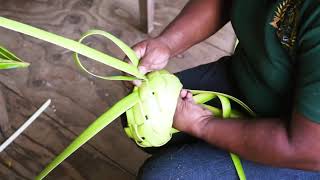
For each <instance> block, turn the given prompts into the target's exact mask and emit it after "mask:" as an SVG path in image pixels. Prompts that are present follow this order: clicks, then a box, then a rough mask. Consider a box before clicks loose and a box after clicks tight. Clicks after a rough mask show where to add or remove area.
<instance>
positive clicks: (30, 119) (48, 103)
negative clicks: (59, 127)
mask: <svg viewBox="0 0 320 180" xmlns="http://www.w3.org/2000/svg"><path fill="white" fill-rule="evenodd" d="M50 103H51V99H48V100H47V101H46V102H45V103H44V104H43V105H42V106H41V107H40V108H39V109H38V110H37V111H36V112H35V113H34V114H33V115H32V116H31V117H30V118H29V119H28V120H27V121H26V122H25V123H24V124H23V125H22V126H21V127H20V128H19V129H18V130H17V131H16V132H14V133H13V134H12V135H11V136H10V137H9V138H8V139H7V140H6V141H5V142H4V143H3V144H1V146H0V153H1V152H2V151H3V150H4V149H5V148H6V147H8V146H9V145H10V144H11V143H12V142H13V141H14V140H15V139H16V138H17V137H18V136H19V135H20V134H21V133H22V132H23V131H24V130H25V129H26V128H27V127H28V126H29V125H30V124H31V123H32V122H33V121H34V120H36V119H37V118H38V117H39V116H40V114H41V113H42V112H43V111H44V110H45V109H46V108H47V107H48V106H49V105H50Z"/></svg>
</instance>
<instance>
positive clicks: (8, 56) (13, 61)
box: [0, 46, 29, 69]
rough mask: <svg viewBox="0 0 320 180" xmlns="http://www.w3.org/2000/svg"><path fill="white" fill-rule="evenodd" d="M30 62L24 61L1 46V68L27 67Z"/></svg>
mask: <svg viewBox="0 0 320 180" xmlns="http://www.w3.org/2000/svg"><path fill="white" fill-rule="evenodd" d="M28 66H29V63H27V62H24V61H22V60H21V59H20V58H18V57H17V56H16V55H14V54H13V53H12V52H10V51H9V50H8V49H6V48H4V47H3V46H0V69H13V68H25V67H28Z"/></svg>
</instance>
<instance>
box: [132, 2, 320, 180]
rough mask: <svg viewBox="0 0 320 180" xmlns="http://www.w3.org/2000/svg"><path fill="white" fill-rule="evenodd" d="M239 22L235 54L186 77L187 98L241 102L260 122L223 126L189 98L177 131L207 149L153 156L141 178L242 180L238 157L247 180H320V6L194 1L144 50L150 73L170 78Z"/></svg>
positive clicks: (189, 147) (144, 68)
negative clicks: (174, 66)
mask: <svg viewBox="0 0 320 180" xmlns="http://www.w3.org/2000/svg"><path fill="white" fill-rule="evenodd" d="M229 20H231V23H232V25H233V27H234V29H235V32H236V35H237V37H238V39H239V42H240V43H239V45H238V46H237V48H236V51H235V54H234V55H233V56H232V57H231V58H223V59H222V60H219V61H218V62H214V63H211V64H208V65H203V66H200V67H196V68H193V69H190V70H186V71H184V72H181V73H178V74H177V75H178V76H179V77H180V78H181V81H182V82H183V84H184V86H185V88H190V89H204V90H215V91H220V92H224V93H228V94H231V95H234V96H236V97H238V98H240V99H241V100H243V101H244V102H245V103H246V104H247V105H249V107H251V108H252V109H253V110H254V111H255V113H256V114H257V117H255V118H253V119H246V118H243V119H237V120H232V119H231V120H222V119H219V118H216V117H214V116H212V114H211V113H210V112H209V111H208V110H206V109H204V108H203V107H201V106H199V105H196V104H195V103H194V102H193V100H192V95H191V93H190V92H188V91H187V90H182V92H181V98H180V99H179V102H178V106H177V109H176V114H175V117H174V127H175V128H177V129H179V130H180V131H182V132H185V133H187V134H190V135H192V136H194V137H196V138H198V139H200V140H199V141H196V142H194V143H188V144H186V145H183V146H179V147H171V148H169V149H167V150H165V151H164V152H161V153H160V154H158V155H155V156H153V157H152V158H150V159H149V160H148V161H147V162H146V163H145V164H144V166H143V167H142V168H141V170H140V175H139V176H140V177H139V178H140V179H237V174H236V171H235V169H234V167H233V165H232V161H231V159H230V157H229V155H228V153H227V152H234V153H235V154H237V155H239V156H240V157H241V159H242V164H243V167H244V171H245V174H246V176H247V179H309V178H311V179H319V178H320V173H319V172H320V70H318V67H320V1H319V0H277V1H276V0H264V1H256V0H246V1H244V0H243V1H241V0H236V1H231V0H228V1H227V0H193V1H190V2H189V3H188V4H187V5H186V6H185V8H184V9H183V10H182V12H181V13H180V14H179V15H178V17H177V18H176V19H175V20H174V21H173V22H172V23H171V24H170V25H169V26H168V27H167V28H166V29H165V30H164V31H163V32H162V33H161V34H160V35H159V36H158V37H156V38H153V39H148V40H146V41H143V42H141V43H138V44H137V45H135V46H134V50H135V51H136V53H137V54H138V56H139V57H140V58H141V63H140V67H139V68H140V71H141V72H143V73H147V72H150V71H153V70H157V69H162V68H164V67H165V65H166V64H167V62H168V59H169V58H170V57H172V56H175V55H177V54H179V53H181V52H183V51H185V50H186V49H188V48H189V47H191V46H193V45H194V44H197V43H199V42H201V41H203V40H204V39H206V38H208V37H209V36H211V35H212V34H214V33H215V32H216V31H218V30H219V29H220V28H221V27H222V26H223V25H224V24H225V23H226V22H227V21H229Z"/></svg>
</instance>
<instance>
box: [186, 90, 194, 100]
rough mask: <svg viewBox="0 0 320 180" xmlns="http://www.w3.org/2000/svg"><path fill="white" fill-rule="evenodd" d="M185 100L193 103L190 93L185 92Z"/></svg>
mask: <svg viewBox="0 0 320 180" xmlns="http://www.w3.org/2000/svg"><path fill="white" fill-rule="evenodd" d="M186 100H187V101H189V102H194V100H193V96H192V93H191V92H190V91H187V95H186Z"/></svg>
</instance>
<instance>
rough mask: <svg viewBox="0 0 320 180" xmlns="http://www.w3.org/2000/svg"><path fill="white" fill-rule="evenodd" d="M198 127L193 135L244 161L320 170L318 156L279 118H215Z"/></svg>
mask: <svg viewBox="0 0 320 180" xmlns="http://www.w3.org/2000/svg"><path fill="white" fill-rule="evenodd" d="M199 127H200V128H195V129H194V130H193V131H191V132H192V134H193V135H194V136H197V137H199V138H201V139H203V140H205V141H207V142H208V143H210V144H213V145H215V146H217V147H220V148H222V149H225V150H228V151H230V152H234V153H235V154H238V155H240V156H241V157H243V158H245V159H248V160H252V161H255V162H260V163H263V164H268V165H274V166H279V167H287V168H298V169H306V170H319V168H320V167H319V164H318V161H314V160H315V159H316V158H315V157H317V156H318V155H317V153H316V154H314V153H311V152H312V151H310V148H312V147H307V146H305V148H303V146H304V145H302V144H301V142H297V140H296V139H294V138H293V134H290V133H289V132H288V130H287V127H286V126H285V124H284V123H283V121H281V120H279V119H261V120H222V119H212V120H208V121H204V122H203V124H202V125H201V126H199ZM299 143H300V144H301V146H300V145H299ZM309 146H310V145H309ZM306 148H309V151H308V150H306Z"/></svg>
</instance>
